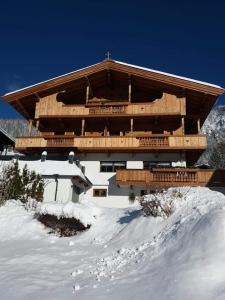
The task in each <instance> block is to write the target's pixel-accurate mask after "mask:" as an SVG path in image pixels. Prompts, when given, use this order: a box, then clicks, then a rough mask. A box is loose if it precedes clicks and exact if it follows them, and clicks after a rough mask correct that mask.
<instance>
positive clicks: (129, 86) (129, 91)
mask: <svg viewBox="0 0 225 300" xmlns="http://www.w3.org/2000/svg"><path fill="white" fill-rule="evenodd" d="M131 92H132V89H131V77H130V75H129V85H128V101H129V102H131Z"/></svg>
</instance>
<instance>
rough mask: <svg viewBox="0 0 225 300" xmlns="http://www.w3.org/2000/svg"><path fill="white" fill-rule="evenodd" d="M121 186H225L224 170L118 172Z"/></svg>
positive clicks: (168, 169) (171, 169)
mask: <svg viewBox="0 0 225 300" xmlns="http://www.w3.org/2000/svg"><path fill="white" fill-rule="evenodd" d="M116 183H117V185H119V186H140V187H153V188H155V187H178V186H213V187H224V186H225V172H224V170H212V169H190V168H166V169H163V168H158V169H157V168H156V169H154V168H153V169H152V170H117V172H116Z"/></svg>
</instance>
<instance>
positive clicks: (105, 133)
mask: <svg viewBox="0 0 225 300" xmlns="http://www.w3.org/2000/svg"><path fill="white" fill-rule="evenodd" d="M107 132H108V128H107V125H105V128H104V136H107Z"/></svg>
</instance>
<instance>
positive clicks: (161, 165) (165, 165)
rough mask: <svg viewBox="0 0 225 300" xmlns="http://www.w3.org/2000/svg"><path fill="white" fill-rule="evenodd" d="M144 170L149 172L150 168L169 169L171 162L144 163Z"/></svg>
mask: <svg viewBox="0 0 225 300" xmlns="http://www.w3.org/2000/svg"><path fill="white" fill-rule="evenodd" d="M143 165H144V169H145V170H149V169H151V168H170V167H171V162H168V161H144V162H143Z"/></svg>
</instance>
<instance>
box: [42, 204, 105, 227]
mask: <svg viewBox="0 0 225 300" xmlns="http://www.w3.org/2000/svg"><path fill="white" fill-rule="evenodd" d="M37 212H38V213H39V214H41V215H47V214H49V215H53V216H56V217H57V218H58V219H60V218H75V219H77V220H79V221H80V222H81V223H82V224H83V225H84V226H87V225H92V224H94V223H95V222H96V218H97V217H98V216H99V214H100V212H101V209H100V208H99V207H98V206H96V205H94V204H92V203H91V202H88V201H82V202H81V203H74V202H72V201H70V202H67V203H52V202H48V203H42V204H41V206H40V207H39V208H38V210H37Z"/></svg>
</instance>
